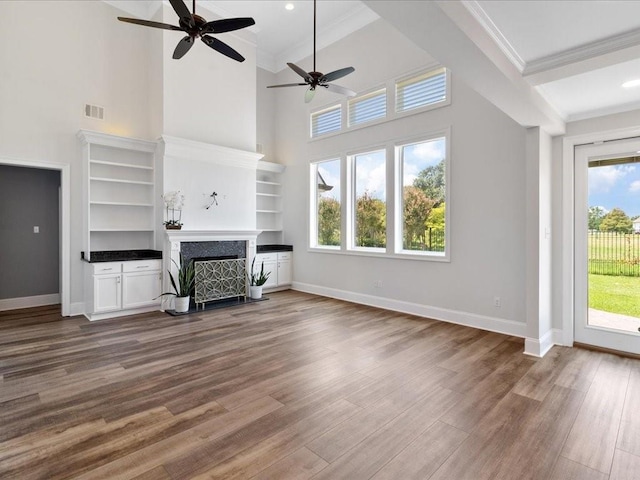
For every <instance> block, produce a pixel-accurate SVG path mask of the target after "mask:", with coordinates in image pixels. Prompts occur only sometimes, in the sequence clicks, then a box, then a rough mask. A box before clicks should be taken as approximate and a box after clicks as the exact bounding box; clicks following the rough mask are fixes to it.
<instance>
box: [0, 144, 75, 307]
mask: <svg viewBox="0 0 640 480" xmlns="http://www.w3.org/2000/svg"><path fill="white" fill-rule="evenodd" d="M0 165H9V166H14V167H27V168H38V169H41V170H57V171H59V172H60V191H61V192H62V195H61V197H62V198H61V201H60V205H59V207H58V208H59V210H60V220H61V222H60V227H59V228H60V266H59V268H60V304H61V307H62V308H61V310H62V312H61V313H62V316H63V317H68V316H69V315H71V312H70V308H71V238H70V236H71V224H70V220H71V166H70V165H68V164H63V163H50V162H39V161H34V160H23V159H18V158H11V157H5V156H0Z"/></svg>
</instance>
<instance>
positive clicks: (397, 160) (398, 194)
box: [393, 127, 451, 261]
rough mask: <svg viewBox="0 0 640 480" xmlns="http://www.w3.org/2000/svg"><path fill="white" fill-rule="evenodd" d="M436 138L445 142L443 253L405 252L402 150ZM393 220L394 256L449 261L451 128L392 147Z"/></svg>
mask: <svg viewBox="0 0 640 480" xmlns="http://www.w3.org/2000/svg"><path fill="white" fill-rule="evenodd" d="M438 138H444V141H445V158H444V162H445V163H444V182H445V191H444V198H445V200H444V201H445V205H446V208H445V213H444V239H445V240H444V252H429V251H421V250H405V249H404V248H403V238H402V237H403V233H404V232H403V223H404V221H403V220H404V219H403V213H404V212H403V211H404V205H403V189H404V185H403V174H404V172H403V163H404V162H403V158H402V148H403V147H404V146H407V145H414V144H416V143H425V142H429V141H430V140H435V139H438ZM394 152H395V153H394V205H395V211H394V219H395V224H394V228H393V232H394V240H395V241H394V245H395V252H394V253H395V255H398V256H404V257H423V258H429V259H431V260H442V261H449V260H450V250H451V247H450V245H451V221H450V216H451V180H450V179H451V128H450V127H448V128H446V129H443V130H440V131H434V132H430V133H428V134H426V135H421V136H418V137H414V138H411V139H404V140H402V141H397V142H396V143H395V146H394Z"/></svg>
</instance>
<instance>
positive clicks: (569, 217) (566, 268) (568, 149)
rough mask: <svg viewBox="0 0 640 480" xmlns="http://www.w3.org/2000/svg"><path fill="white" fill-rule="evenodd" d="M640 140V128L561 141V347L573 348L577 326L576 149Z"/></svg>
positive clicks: (573, 137)
mask: <svg viewBox="0 0 640 480" xmlns="http://www.w3.org/2000/svg"><path fill="white" fill-rule="evenodd" d="M638 136H640V126H636V127H628V128H621V129H616V130H608V131H603V132H591V133H586V134H582V135H573V136H569V137H565V138H563V139H562V309H561V313H562V344H563V345H566V346H573V342H574V325H575V320H576V319H575V308H574V305H575V285H576V278H575V261H574V256H575V235H574V225H575V205H574V203H575V178H574V176H575V175H574V172H575V153H574V152H575V147H577V146H578V145H586V144H590V143H598V142H605V141H610V140H624V139H626V138H631V137H638Z"/></svg>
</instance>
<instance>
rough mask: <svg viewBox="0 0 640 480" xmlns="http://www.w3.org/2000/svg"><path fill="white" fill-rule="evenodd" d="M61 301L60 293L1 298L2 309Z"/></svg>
mask: <svg viewBox="0 0 640 480" xmlns="http://www.w3.org/2000/svg"><path fill="white" fill-rule="evenodd" d="M58 303H60V294H59V293H51V294H49V295H35V296H33V297H20V298H5V299H2V300H0V311H4V310H16V309H18V308H31V307H42V306H44V305H56V304H58Z"/></svg>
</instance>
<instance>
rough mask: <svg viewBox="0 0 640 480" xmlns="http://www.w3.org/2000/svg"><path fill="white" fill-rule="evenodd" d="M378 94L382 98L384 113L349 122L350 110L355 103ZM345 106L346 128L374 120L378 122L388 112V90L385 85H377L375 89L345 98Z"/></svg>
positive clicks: (384, 117) (385, 116)
mask: <svg viewBox="0 0 640 480" xmlns="http://www.w3.org/2000/svg"><path fill="white" fill-rule="evenodd" d="M378 96H382V97H383V98H384V115H383V116H381V117H375V118H371V119H369V120H365V121H363V122H358V123H354V124H352V123H351V110H352V108H353V105H355V104H356V103H359V102H363V101H366V100H369V99H371V98H374V97H378ZM346 102H347V108H346V112H347V124H346V128H347V129H353V128H356V127H360V126H362V125H369V124H372V123H374V122H380V121H382V120H384V119H386V118H387V116H388V113H389V94H388V90H387V87H386V86H382V87H378V88H376V89H373V90H371V91H370V92H368V93H364V94H362V95H358V96H356V97H352V98H349V99H347V101H346Z"/></svg>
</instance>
